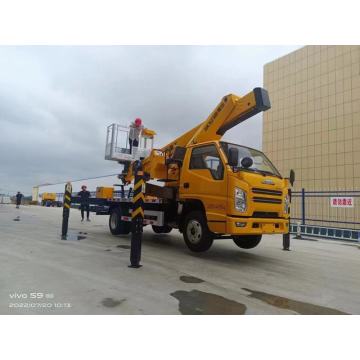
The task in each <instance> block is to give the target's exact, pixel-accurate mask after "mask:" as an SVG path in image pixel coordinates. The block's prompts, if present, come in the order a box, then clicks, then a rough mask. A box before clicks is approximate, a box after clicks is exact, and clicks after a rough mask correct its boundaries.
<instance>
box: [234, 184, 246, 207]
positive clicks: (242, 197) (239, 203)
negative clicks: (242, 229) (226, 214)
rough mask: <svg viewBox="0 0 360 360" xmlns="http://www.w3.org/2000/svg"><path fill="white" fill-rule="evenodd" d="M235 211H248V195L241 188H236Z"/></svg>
mask: <svg viewBox="0 0 360 360" xmlns="http://www.w3.org/2000/svg"><path fill="white" fill-rule="evenodd" d="M235 209H236V210H238V211H241V212H244V211H246V193H245V191H243V190H241V189H239V188H235Z"/></svg>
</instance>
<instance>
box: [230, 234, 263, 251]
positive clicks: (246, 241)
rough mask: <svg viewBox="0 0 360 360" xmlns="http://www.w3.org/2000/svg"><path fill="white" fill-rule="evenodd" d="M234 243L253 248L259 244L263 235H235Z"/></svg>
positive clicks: (241, 246) (245, 247) (240, 246)
mask: <svg viewBox="0 0 360 360" xmlns="http://www.w3.org/2000/svg"><path fill="white" fill-rule="evenodd" d="M233 241H234V243H235V244H236V245H237V246H238V247H239V248H242V249H252V248H254V247H256V246H257V245H259V243H260V241H261V235H234V236H233Z"/></svg>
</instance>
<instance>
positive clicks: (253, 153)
mask: <svg viewBox="0 0 360 360" xmlns="http://www.w3.org/2000/svg"><path fill="white" fill-rule="evenodd" d="M220 144H221V147H222V149H223V150H224V152H225V154H226V156H228V152H229V149H231V148H233V147H234V148H237V149H238V151H239V159H238V166H237V168H239V169H244V170H246V171H252V172H259V173H261V174H263V175H273V176H277V177H280V178H281V175H280V173H279V172H278V171H277V169H276V168H275V166H274V165H273V164H272V163H271V161H270V160H269V159H268V158H267V157H266V156H265V154H263V153H262V152H261V151H258V150H255V149H251V148H248V147H245V146H240V145H235V144H231V143H227V142H220ZM245 157H249V158H251V159H252V161H253V164H252V165H251V166H250V167H248V168H244V167H243V166H242V165H241V160H242V159H243V158H245Z"/></svg>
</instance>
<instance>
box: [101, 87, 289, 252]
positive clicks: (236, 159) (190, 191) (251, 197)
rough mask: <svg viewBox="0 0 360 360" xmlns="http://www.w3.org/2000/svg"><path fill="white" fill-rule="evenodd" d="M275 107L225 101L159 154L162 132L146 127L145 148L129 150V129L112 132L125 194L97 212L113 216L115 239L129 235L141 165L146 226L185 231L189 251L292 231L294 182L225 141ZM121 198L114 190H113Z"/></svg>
mask: <svg viewBox="0 0 360 360" xmlns="http://www.w3.org/2000/svg"><path fill="white" fill-rule="evenodd" d="M269 108H270V101H269V97H268V93H267V91H266V90H265V89H263V88H255V89H254V90H253V91H251V92H250V93H248V94H246V95H245V96H236V95H233V94H230V95H227V96H225V97H223V98H222V100H221V101H220V103H219V104H218V105H217V106H216V108H215V109H214V111H213V112H212V113H211V114H210V115H209V116H208V117H207V119H206V120H205V121H202V122H201V123H200V124H198V125H197V126H195V127H194V128H193V129H191V130H189V131H187V132H186V133H184V134H182V135H181V136H179V137H177V138H176V139H175V140H173V141H171V142H170V143H169V144H167V145H166V146H164V147H162V148H160V149H155V148H153V140H154V136H155V132H154V131H151V130H148V129H144V130H143V131H142V133H141V135H140V139H139V145H138V147H137V148H136V147H135V148H133V149H132V151H130V150H129V148H128V133H129V128H128V127H127V126H122V125H117V124H112V125H110V126H109V127H108V133H107V142H106V151H105V158H106V159H108V160H114V161H117V162H119V163H121V164H123V165H124V168H125V169H126V171H125V172H123V173H122V174H121V175H120V176H119V177H120V178H121V180H122V184H121V187H122V189H121V191H120V192H117V193H118V195H117V196H115V195H114V198H113V199H109V200H107V202H106V204H104V203H103V205H105V206H103V207H102V208H98V209H97V213H98V214H109V215H110V216H109V227H110V231H111V233H112V234H114V235H118V234H128V233H129V232H130V221H131V212H132V195H131V190H132V189H131V184H132V182H133V179H134V166H133V165H134V164H135V162H139V161H140V162H141V165H142V170H143V172H144V177H145V188H144V194H145V202H144V225H152V228H153V230H154V231H155V232H156V233H169V232H170V231H171V230H172V229H178V230H179V231H180V232H181V233H182V234H183V237H184V240H185V243H186V245H187V246H188V247H189V249H190V250H192V251H195V252H201V251H206V250H208V249H209V248H210V247H211V245H212V243H213V241H214V240H215V239H232V240H233V241H234V243H235V244H236V245H237V246H238V247H240V248H244V249H251V248H253V247H255V246H257V245H258V244H259V242H260V240H261V237H262V235H264V234H286V233H288V232H289V208H290V206H289V203H290V198H289V197H290V191H289V190H290V186H291V185H292V182H293V181H294V173H293V172H292V173H291V177H290V178H283V177H282V176H281V175H280V173H279V171H278V170H277V169H276V168H275V166H274V165H273V164H272V163H271V161H270V160H269V159H268V158H267V157H266V156H265V154H264V153H262V152H261V151H259V150H256V149H252V148H249V147H246V146H242V145H238V144H234V143H230V142H225V141H222V137H223V135H224V134H225V133H226V132H227V131H228V130H230V129H232V128H233V127H234V126H236V125H238V124H240V123H242V122H243V121H245V120H247V119H249V118H251V117H252V116H254V115H255V114H258V113H260V112H262V111H266V110H268V109H269ZM114 194H115V193H114Z"/></svg>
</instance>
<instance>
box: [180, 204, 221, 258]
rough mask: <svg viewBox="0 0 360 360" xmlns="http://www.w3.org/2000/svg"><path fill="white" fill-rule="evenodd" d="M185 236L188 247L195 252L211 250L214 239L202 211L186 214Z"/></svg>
mask: <svg viewBox="0 0 360 360" xmlns="http://www.w3.org/2000/svg"><path fill="white" fill-rule="evenodd" d="M183 236H184V240H185V243H186V245H187V247H188V248H189V249H190V250H191V251H194V252H202V251H207V250H209V249H210V247H211V245H212V243H213V241H214V239H213V237H212V234H211V232H210V231H209V229H208V227H207V223H206V219H205V216H204V215H203V213H202V212H201V211H192V212H190V213H189V214H188V215H187V216H186V218H185V222H184V231H183Z"/></svg>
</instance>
